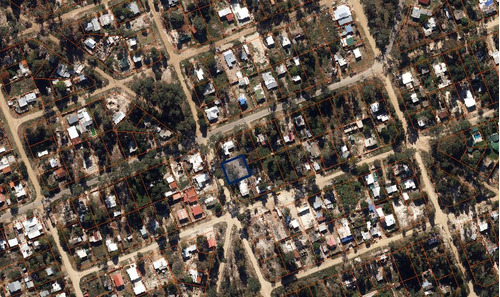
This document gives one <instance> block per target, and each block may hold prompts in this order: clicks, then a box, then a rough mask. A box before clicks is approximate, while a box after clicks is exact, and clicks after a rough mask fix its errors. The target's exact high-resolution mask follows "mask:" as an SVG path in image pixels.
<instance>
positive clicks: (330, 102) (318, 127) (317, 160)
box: [217, 83, 398, 199]
mask: <svg viewBox="0 0 500 297" xmlns="http://www.w3.org/2000/svg"><path fill="white" fill-rule="evenodd" d="M366 89H375V91H376V94H377V95H376V96H363V94H364V92H365V91H366ZM366 98H371V99H366ZM351 106H353V107H354V108H352V107H351ZM354 114H357V115H358V118H357V119H356V118H355V117H354ZM359 115H361V116H362V117H363V118H361V119H360V116H359ZM344 121H345V122H346V123H348V124H345V125H344V126H343V128H339V126H341V124H340V123H343V122H344ZM337 123H338V124H337ZM389 125H391V126H393V128H394V130H393V131H396V133H397V131H398V130H397V128H396V126H395V122H394V121H393V119H392V116H391V112H390V110H389V107H388V105H387V102H386V100H385V98H384V95H383V92H382V89H380V86H378V85H376V84H371V83H367V84H365V85H363V86H360V87H353V88H351V89H349V90H348V91H346V92H345V93H344V94H340V95H338V96H337V97H333V98H327V99H325V100H323V101H321V102H318V103H311V104H307V105H305V106H304V107H302V108H300V109H298V110H296V111H294V112H292V113H290V114H287V115H285V116H283V117H280V118H276V119H273V120H271V121H270V122H265V123H262V124H259V125H257V126H256V127H255V128H253V129H250V130H249V131H244V132H241V133H238V134H235V135H232V136H230V137H228V138H226V139H224V140H222V141H220V142H219V143H218V144H217V148H218V154H217V155H218V157H219V161H220V162H222V161H223V160H225V159H228V158H230V157H231V156H237V155H240V154H244V155H245V156H246V158H247V161H248V165H249V167H250V169H251V170H252V174H253V176H252V177H251V178H250V179H249V181H250V183H251V184H250V185H247V187H248V190H249V191H248V193H247V194H245V195H241V191H242V189H241V188H240V189H238V187H239V185H235V186H232V187H231V190H232V191H233V193H235V192H240V193H239V194H238V197H242V196H247V195H249V196H250V197H251V198H257V197H259V196H261V195H263V194H265V193H267V192H268V191H274V190H277V189H280V188H282V187H284V186H286V185H287V184H290V183H293V182H295V181H297V180H302V179H304V178H307V177H309V176H312V175H313V174H314V172H322V171H326V170H330V169H333V168H335V167H338V166H339V165H340V164H342V163H344V162H346V161H347V160H348V159H349V158H352V157H357V156H363V155H366V154H369V153H373V152H376V151H377V150H379V149H381V148H384V147H387V146H388V145H390V144H391V143H392V142H393V141H394V139H395V137H397V135H395V134H393V135H389V134H387V133H386V131H387V129H388V127H389ZM379 131H380V132H379ZM381 134H382V135H381ZM355 139H360V140H358V141H355ZM292 156H293V157H292ZM243 187H244V186H243ZM245 199H246V198H245Z"/></svg>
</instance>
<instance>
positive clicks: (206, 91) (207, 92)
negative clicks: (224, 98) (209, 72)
mask: <svg viewBox="0 0 500 297" xmlns="http://www.w3.org/2000/svg"><path fill="white" fill-rule="evenodd" d="M213 93H215V87H214V85H213V84H212V82H209V83H208V84H206V85H205V87H204V88H203V96H208V95H211V94H213Z"/></svg>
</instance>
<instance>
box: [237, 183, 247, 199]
mask: <svg viewBox="0 0 500 297" xmlns="http://www.w3.org/2000/svg"><path fill="white" fill-rule="evenodd" d="M239 188H240V193H241V196H243V197H245V196H246V195H248V194H249V191H248V183H247V181H246V180H242V181H241V182H240V184H239Z"/></svg>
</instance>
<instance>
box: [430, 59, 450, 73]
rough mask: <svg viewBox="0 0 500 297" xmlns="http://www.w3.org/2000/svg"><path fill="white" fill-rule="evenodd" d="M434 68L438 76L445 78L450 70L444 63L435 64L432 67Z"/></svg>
mask: <svg viewBox="0 0 500 297" xmlns="http://www.w3.org/2000/svg"><path fill="white" fill-rule="evenodd" d="M432 68H433V69H434V73H435V74H436V76H443V75H444V74H446V71H447V70H448V69H447V68H446V64H445V63H444V62H441V63H437V64H434V65H432Z"/></svg>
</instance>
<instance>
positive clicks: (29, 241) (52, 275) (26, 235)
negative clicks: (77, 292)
mask: <svg viewBox="0 0 500 297" xmlns="http://www.w3.org/2000/svg"><path fill="white" fill-rule="evenodd" d="M0 238H1V241H0V242H1V244H0V249H1V251H0V257H1V258H2V260H3V261H2V263H3V264H2V265H0V272H1V273H3V274H4V275H6V276H7V277H6V278H4V279H2V286H3V287H4V288H5V290H6V291H9V293H10V295H11V296H18V295H21V294H40V295H43V294H50V292H52V293H54V294H55V293H59V294H62V293H65V294H71V293H72V289H71V286H68V284H66V283H65V280H64V275H65V272H63V271H62V270H61V266H60V265H59V264H58V261H57V259H58V257H59V255H58V254H57V252H54V251H53V248H54V247H53V246H52V243H51V242H52V238H50V237H49V236H48V235H47V231H46V229H45V227H44V226H43V223H42V222H41V221H40V220H39V219H38V218H37V217H30V218H26V219H21V220H18V221H14V222H12V223H10V224H6V225H4V226H3V227H2V229H1V230H0Z"/></svg>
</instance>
